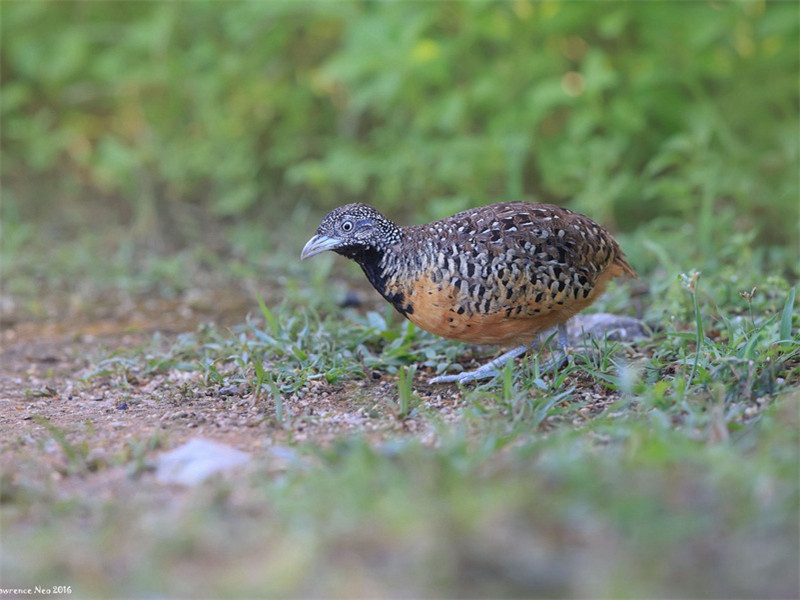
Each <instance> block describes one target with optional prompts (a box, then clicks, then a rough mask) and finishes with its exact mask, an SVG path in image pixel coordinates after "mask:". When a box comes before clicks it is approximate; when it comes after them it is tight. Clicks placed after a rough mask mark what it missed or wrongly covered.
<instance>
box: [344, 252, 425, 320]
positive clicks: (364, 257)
mask: <svg viewBox="0 0 800 600" xmlns="http://www.w3.org/2000/svg"><path fill="white" fill-rule="evenodd" d="M342 254H344V256H346V257H347V258H350V259H352V260H354V261H356V262H357V263H358V264H359V266H360V267H361V269H362V270H363V271H364V274H365V275H366V276H367V279H369V282H370V283H371V284H372V287H374V288H375V289H376V290H377V291H378V293H380V295H381V296H383V297H384V298H386V300H388V301H389V302H391V303H392V305H393V306H394V307H395V308H396V309H397V310H398V311H399V312H400V314H402V315H403V316H406V315H407V314H408V313H410V312H412V311H413V309H412V308H411V307H410V306H408V305H407V304H406V302H405V297H404V295H403V294H402V293H399V292H398V291H396V290H393V289H390V286H389V282H390V280H391V278H392V275H393V272H394V269H395V268H396V266H397V264H398V263H397V260H396V259H397V257H396V256H394V249H393V248H392V247H391V246H390V247H387V248H375V247H372V246H364V247H359V248H351V249H348V250H347V251H346V252H342Z"/></svg>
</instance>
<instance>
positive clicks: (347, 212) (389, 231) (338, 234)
mask: <svg viewBox="0 0 800 600" xmlns="http://www.w3.org/2000/svg"><path fill="white" fill-rule="evenodd" d="M399 240H400V228H399V227H398V226H397V225H395V224H394V223H392V222H391V221H390V220H389V219H387V218H386V217H384V216H383V215H382V214H381V213H379V212H378V211H377V210H375V209H374V208H372V207H371V206H368V205H366V204H361V203H360V202H358V203H355V204H345V205H344V206H340V207H339V208H337V209H335V210H333V211H332V212H330V213H328V215H327V216H326V217H325V218H324V219H322V223H320V225H319V227H318V228H317V234H316V235H315V236H314V237H312V238H311V239H310V240H308V243H307V244H306V245H305V247H304V248H303V251H302V252H301V253H300V258H301V259H303V258H308V257H310V256H314V255H315V254H319V253H320V252H325V251H326V250H333V251H334V252H336V253H338V254H341V255H343V256H346V257H348V258H355V257H357V256H358V255H359V254H362V253H364V252H366V251H369V250H383V249H385V248H386V247H388V246H390V245H392V244H395V243H397V242H398V241H399Z"/></svg>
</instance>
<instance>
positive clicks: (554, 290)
mask: <svg viewBox="0 0 800 600" xmlns="http://www.w3.org/2000/svg"><path fill="white" fill-rule="evenodd" d="M325 251H333V252H335V253H337V254H339V255H341V256H344V257H346V258H349V259H351V260H354V261H355V262H356V263H358V265H359V266H360V267H361V269H362V270H363V271H364V274H365V275H366V277H367V279H368V280H369V281H370V283H371V284H372V285H373V287H374V288H375V289H376V290H377V291H378V292H379V293H380V294H381V296H383V297H384V298H385V299H386V300H387V301H388V302H389V303H391V304H392V306H394V308H395V309H397V311H398V312H399V313H400V314H401V315H403V316H404V317H406V318H407V319H409V320H410V321H411V322H412V323H414V325H416V326H418V327H420V328H421V329H424V330H425V331H429V332H431V333H433V334H435V335H438V336H441V337H445V338H450V339H454V340H459V341H461V342H467V343H472V344H491V345H497V346H504V347H508V346H511V345H513V346H514V347H513V348H512V349H511V350H509V351H507V352H505V353H504V354H502V355H501V356H499V357H498V358H496V359H494V360H492V361H490V362H489V363H487V364H485V365H483V366H481V367H479V368H477V369H475V370H473V371H463V372H461V373H457V374H450V375H441V376H439V377H434V378H433V379H431V380H430V383H449V382H458V383H466V382H469V381H474V380H478V379H485V378H489V377H493V376H494V375H496V374H497V373H498V369H499V368H500V367H501V366H502V365H504V364H505V363H506V362H507V361H509V360H511V359H513V358H515V357H517V356H519V355H521V354H523V353H524V352H526V351H527V350H528V349H529V348H531V347H533V345H534V343H535V342H536V340H537V339H538V338H539V337H540V335H542V334H543V332H546V331H548V330H551V329H552V328H554V327H557V328H558V334H559V340H560V345H561V349H562V356H561V360H560V362H558V364H557V365H556V366H558V365H560V364H562V363H563V360H564V359H565V358H566V356H567V354H568V349H567V336H566V326H565V323H566V322H567V321H568V320H569V319H570V318H571V317H572V316H574V315H575V314H577V313H579V312H580V311H582V310H584V309H585V308H587V307H588V306H590V305H591V304H592V303H593V302H594V301H595V300H597V298H598V297H599V296H600V294H601V293H602V292H603V290H604V288H605V287H606V285H607V284H608V282H609V281H611V280H612V279H614V278H618V277H633V278H635V277H636V272H635V271H634V269H633V268H632V267H631V265H630V264H629V263H628V261H627V259H626V257H625V254H624V253H623V252H622V250H621V249H620V246H619V244H618V243H617V241H616V240H615V239H614V237H613V236H612V235H611V234H610V233H609V232H608V231H607V230H606V229H604V228H603V227H601V226H600V225H598V224H597V223H596V222H594V221H592V220H591V219H590V218H589V217H587V216H585V215H583V214H580V213H578V212H575V211H572V210H570V209H568V208H563V207H561V206H556V205H553V204H540V203H536V202H500V203H496V204H490V205H487V206H480V207H477V208H472V209H469V210H465V211H463V212H459V213H457V214H455V215H452V216H450V217H446V218H444V219H441V220H439V221H434V222H432V223H427V224H424V225H412V226H401V225H397V224H396V223H394V222H393V221H391V220H390V219H388V218H387V217H385V216H384V215H383V214H381V213H380V212H379V211H378V210H376V209H375V208H373V207H372V206H369V205H367V204H364V203H361V202H356V203H351V204H346V205H344V206H340V207H339V208H336V209H334V210H333V211H331V212H330V213H329V214H328V215H327V216H325V217H324V218H323V219H322V222H321V223H320V225H319V227H318V229H317V231H316V234H315V235H314V236H313V237H312V238H311V239H310V240H308V243H306V245H305V246H304V248H303V250H302V252H301V254H300V258H301V260H302V259H306V258H309V257H311V256H315V255H317V254H320V253H321V252H325Z"/></svg>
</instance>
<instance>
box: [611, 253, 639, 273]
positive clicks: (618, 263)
mask: <svg viewBox="0 0 800 600" xmlns="http://www.w3.org/2000/svg"><path fill="white" fill-rule="evenodd" d="M610 270H611V273H612V275H613V276H614V277H630V278H632V279H636V278H637V277H639V276H638V275H637V274H636V271H634V270H633V267H632V266H631V265H630V263H629V262H628V259H627V258H625V255H624V254H623V253H622V252H621V251H620V252H618V253H617V256H616V258H615V259H614V262H612V263H611V268H610Z"/></svg>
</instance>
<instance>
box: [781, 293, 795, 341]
mask: <svg viewBox="0 0 800 600" xmlns="http://www.w3.org/2000/svg"><path fill="white" fill-rule="evenodd" d="M795 292H796V288H792V289H791V290H789V297H788V298H787V299H786V304H784V305H783V313H782V314H781V327H780V338H781V340H790V339H792V311H793V310H794V297H795Z"/></svg>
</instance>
